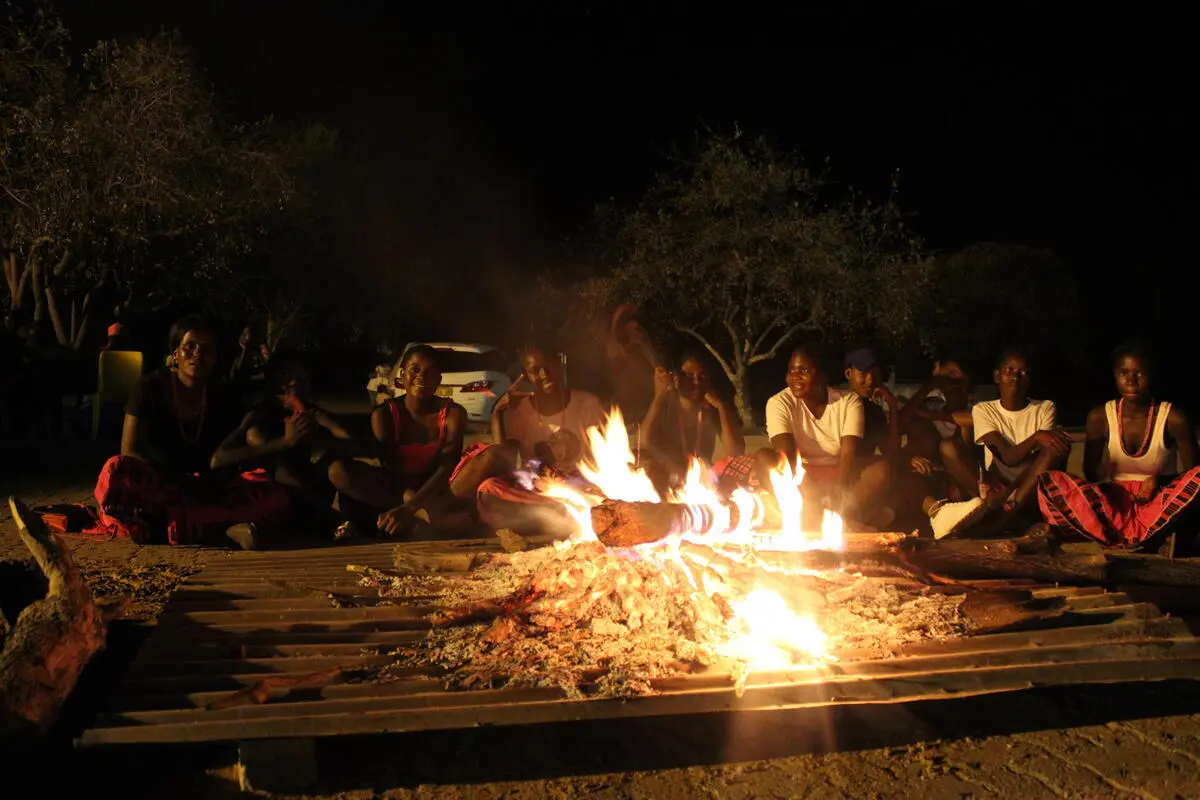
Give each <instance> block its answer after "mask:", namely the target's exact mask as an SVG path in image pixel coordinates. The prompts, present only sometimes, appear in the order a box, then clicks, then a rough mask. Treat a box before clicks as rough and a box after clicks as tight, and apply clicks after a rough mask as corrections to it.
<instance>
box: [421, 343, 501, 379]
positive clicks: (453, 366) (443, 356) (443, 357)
mask: <svg viewBox="0 0 1200 800" xmlns="http://www.w3.org/2000/svg"><path fill="white" fill-rule="evenodd" d="M437 358H438V367H440V368H441V370H442V372H443V373H445V372H488V371H490V372H503V371H504V364H503V361H504V357H503V356H501V355H500V354H499V353H497V352H496V351H494V350H492V351H489V352H487V353H464V352H463V351H461V350H441V349H439V350H438V351H437Z"/></svg>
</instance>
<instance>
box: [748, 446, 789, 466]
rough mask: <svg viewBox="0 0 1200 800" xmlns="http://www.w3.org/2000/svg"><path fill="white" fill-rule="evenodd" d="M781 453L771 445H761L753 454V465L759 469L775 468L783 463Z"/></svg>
mask: <svg viewBox="0 0 1200 800" xmlns="http://www.w3.org/2000/svg"><path fill="white" fill-rule="evenodd" d="M783 458H784V457H783V453H781V452H779V451H778V450H776V449H775V448H773V447H763V448H761V449H759V450H758V451H757V452H755V454H754V466H755V467H757V468H759V469H775V468H777V467H778V466H779V465H780V464H782V463H783Z"/></svg>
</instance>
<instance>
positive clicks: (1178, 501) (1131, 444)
mask: <svg viewBox="0 0 1200 800" xmlns="http://www.w3.org/2000/svg"><path fill="white" fill-rule="evenodd" d="M1152 375H1153V364H1152V363H1151V359H1150V355H1149V352H1148V351H1147V349H1146V348H1145V347H1142V346H1140V345H1125V346H1122V347H1118V348H1117V350H1116V352H1115V353H1114V354H1113V377H1114V379H1115V382H1116V389H1117V394H1118V398H1117V399H1116V400H1109V401H1108V402H1107V403H1105V404H1104V405H1102V406H1097V407H1096V408H1093V409H1092V411H1091V413H1089V414H1088V418H1087V440H1086V444H1085V445H1084V454H1083V471H1084V475H1085V476H1086V481H1083V480H1080V479H1078V478H1075V477H1074V476H1072V475H1068V474H1067V473H1066V472H1060V471H1056V472H1047V473H1046V474H1044V475H1043V476H1042V478H1041V483H1040V486H1039V487H1038V504H1039V506H1040V507H1041V510H1042V514H1043V515H1044V516H1045V518H1046V522H1048V523H1049V524H1050V525H1052V526H1054V527H1056V528H1058V529H1059V530H1062V531H1069V532H1073V533H1076V534H1078V535H1080V536H1085V537H1087V538H1089V539H1093V540H1095V541H1098V542H1100V543H1101V544H1105V545H1108V546H1110V547H1127V548H1142V547H1147V546H1154V545H1155V544H1157V543H1158V541H1157V540H1160V539H1161V540H1162V541H1161V544H1163V545H1165V550H1166V554H1167V555H1173V553H1174V542H1173V537H1172V532H1173V531H1174V530H1175V528H1176V527H1177V526H1178V523H1179V521H1180V519H1181V515H1183V514H1184V513H1185V512H1188V511H1191V512H1192V513H1194V509H1195V508H1196V507H1197V506H1196V505H1195V500H1196V497H1197V496H1198V495H1200V466H1198V456H1197V447H1196V439H1195V434H1194V432H1193V428H1192V425H1191V422H1189V421H1188V418H1187V416H1186V415H1185V414H1184V413H1183V411H1182V410H1181V409H1179V408H1178V407H1177V406H1174V405H1172V404H1171V403H1169V402H1167V401H1156V400H1155V399H1154V397H1153V395H1152V394H1151V393H1150V391H1151V377H1152ZM1177 462H1178V467H1177V466H1176V464H1177ZM1177 470H1178V471H1177Z"/></svg>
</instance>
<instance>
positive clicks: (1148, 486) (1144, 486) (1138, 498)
mask: <svg viewBox="0 0 1200 800" xmlns="http://www.w3.org/2000/svg"><path fill="white" fill-rule="evenodd" d="M1157 491H1158V478H1157V477H1156V476H1154V475H1151V476H1149V477H1148V478H1146V479H1145V480H1144V481H1142V482H1141V483H1139V484H1138V487H1137V489H1135V490H1134V492H1133V502H1135V503H1149V502H1150V500H1151V499H1152V498H1153V497H1154V493H1155V492H1157Z"/></svg>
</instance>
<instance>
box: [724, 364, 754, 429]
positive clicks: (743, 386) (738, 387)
mask: <svg viewBox="0 0 1200 800" xmlns="http://www.w3.org/2000/svg"><path fill="white" fill-rule="evenodd" d="M736 370H737V371H736V372H734V374H733V375H731V376H730V379H731V381H732V383H733V407H734V408H735V409H736V410H737V414H738V417H739V418H740V419H741V421H742V430H744V431H753V430H754V429H755V424H754V423H755V419H754V406H753V398H752V397H751V395H750V369H749V368H748V367H746V366H745V365H744V364H739V365H738V366H737V368H736Z"/></svg>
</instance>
